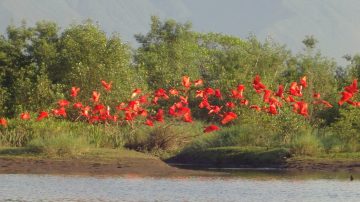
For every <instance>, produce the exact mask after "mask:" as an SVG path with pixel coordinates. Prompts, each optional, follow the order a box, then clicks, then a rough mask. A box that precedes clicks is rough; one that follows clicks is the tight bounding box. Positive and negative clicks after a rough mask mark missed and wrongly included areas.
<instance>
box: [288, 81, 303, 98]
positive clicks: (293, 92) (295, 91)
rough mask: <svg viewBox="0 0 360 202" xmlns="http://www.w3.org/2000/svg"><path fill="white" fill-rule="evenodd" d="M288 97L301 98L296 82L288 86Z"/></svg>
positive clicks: (299, 88)
mask: <svg viewBox="0 0 360 202" xmlns="http://www.w3.org/2000/svg"><path fill="white" fill-rule="evenodd" d="M289 91H290V95H293V96H299V97H301V96H302V92H301V86H300V87H299V86H298V84H297V83H296V82H292V83H291V84H290V90H289Z"/></svg>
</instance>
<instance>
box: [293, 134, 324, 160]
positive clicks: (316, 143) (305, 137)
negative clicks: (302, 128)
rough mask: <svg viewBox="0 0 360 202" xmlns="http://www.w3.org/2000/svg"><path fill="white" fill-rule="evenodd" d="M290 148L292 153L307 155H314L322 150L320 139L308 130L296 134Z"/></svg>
mask: <svg viewBox="0 0 360 202" xmlns="http://www.w3.org/2000/svg"><path fill="white" fill-rule="evenodd" d="M290 148H291V149H290V152H291V153H292V154H295V155H307V156H314V155H316V154H318V153H319V152H321V150H322V147H321V143H320V140H319V139H318V138H317V137H316V136H315V135H314V134H312V133H311V132H310V131H307V132H304V133H302V134H298V136H297V137H296V138H295V139H294V140H293V141H292V143H291V147H290Z"/></svg>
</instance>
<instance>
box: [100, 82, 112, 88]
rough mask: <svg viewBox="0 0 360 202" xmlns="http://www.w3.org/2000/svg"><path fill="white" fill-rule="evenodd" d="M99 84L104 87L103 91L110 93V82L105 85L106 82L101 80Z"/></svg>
mask: <svg viewBox="0 0 360 202" xmlns="http://www.w3.org/2000/svg"><path fill="white" fill-rule="evenodd" d="M101 84H102V86H103V87H104V89H105V90H106V91H110V90H111V86H112V81H110V82H109V83H107V82H106V81H104V80H101Z"/></svg>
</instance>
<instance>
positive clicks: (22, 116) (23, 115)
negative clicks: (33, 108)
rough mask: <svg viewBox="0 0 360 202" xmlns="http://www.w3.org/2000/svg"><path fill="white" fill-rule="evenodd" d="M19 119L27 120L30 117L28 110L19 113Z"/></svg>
mask: <svg viewBox="0 0 360 202" xmlns="http://www.w3.org/2000/svg"><path fill="white" fill-rule="evenodd" d="M20 119H21V120H29V119H30V114H29V112H24V113H21V114H20Z"/></svg>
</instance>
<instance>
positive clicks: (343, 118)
mask: <svg viewBox="0 0 360 202" xmlns="http://www.w3.org/2000/svg"><path fill="white" fill-rule="evenodd" d="M330 129H331V130H332V131H333V132H334V135H336V138H337V139H339V140H340V141H341V142H342V143H343V144H344V145H343V148H342V150H343V151H350V152H356V151H360V108H354V107H349V108H344V109H341V110H340V118H339V119H338V120H337V121H336V122H335V123H333V124H332V125H331V128H330Z"/></svg>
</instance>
